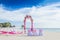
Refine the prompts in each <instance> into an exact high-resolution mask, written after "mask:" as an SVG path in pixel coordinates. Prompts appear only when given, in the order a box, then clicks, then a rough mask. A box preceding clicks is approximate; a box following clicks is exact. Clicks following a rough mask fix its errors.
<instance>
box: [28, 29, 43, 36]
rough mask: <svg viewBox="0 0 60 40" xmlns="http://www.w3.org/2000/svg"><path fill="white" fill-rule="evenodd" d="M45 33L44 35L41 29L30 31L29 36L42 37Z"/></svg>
mask: <svg viewBox="0 0 60 40" xmlns="http://www.w3.org/2000/svg"><path fill="white" fill-rule="evenodd" d="M42 35H43V33H42V30H41V29H39V30H33V31H31V30H28V36H42Z"/></svg>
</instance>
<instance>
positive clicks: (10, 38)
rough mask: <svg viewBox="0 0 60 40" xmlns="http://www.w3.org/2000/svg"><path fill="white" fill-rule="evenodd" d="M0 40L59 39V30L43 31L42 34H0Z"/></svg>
mask: <svg viewBox="0 0 60 40" xmlns="http://www.w3.org/2000/svg"><path fill="white" fill-rule="evenodd" d="M0 40H60V32H51V31H47V30H45V31H43V35H42V36H27V35H24V34H22V35H20V34H15V35H0Z"/></svg>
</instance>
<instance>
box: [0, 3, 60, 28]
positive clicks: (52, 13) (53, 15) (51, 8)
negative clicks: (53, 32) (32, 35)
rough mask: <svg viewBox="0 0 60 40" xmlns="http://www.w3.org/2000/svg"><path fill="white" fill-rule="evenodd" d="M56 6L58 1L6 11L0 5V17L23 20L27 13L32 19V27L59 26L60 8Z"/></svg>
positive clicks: (59, 4) (58, 4)
mask: <svg viewBox="0 0 60 40" xmlns="http://www.w3.org/2000/svg"><path fill="white" fill-rule="evenodd" d="M58 6H60V3H54V4H51V5H46V6H43V7H32V8H23V9H19V10H15V11H7V10H4V9H3V7H0V19H4V20H10V21H23V20H24V17H25V16H26V15H27V14H28V15H31V16H32V18H33V20H34V27H39V28H40V27H41V28H60V8H58Z"/></svg>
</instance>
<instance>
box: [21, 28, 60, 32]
mask: <svg viewBox="0 0 60 40" xmlns="http://www.w3.org/2000/svg"><path fill="white" fill-rule="evenodd" d="M20 29H21V28H20ZM28 29H29V28H26V30H28ZM35 29H41V30H43V31H51V32H60V28H35Z"/></svg>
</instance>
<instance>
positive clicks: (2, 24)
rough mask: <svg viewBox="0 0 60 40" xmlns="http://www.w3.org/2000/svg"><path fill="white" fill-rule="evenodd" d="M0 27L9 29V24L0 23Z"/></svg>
mask: <svg viewBox="0 0 60 40" xmlns="http://www.w3.org/2000/svg"><path fill="white" fill-rule="evenodd" d="M0 27H11V23H10V22H5V23H0Z"/></svg>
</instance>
